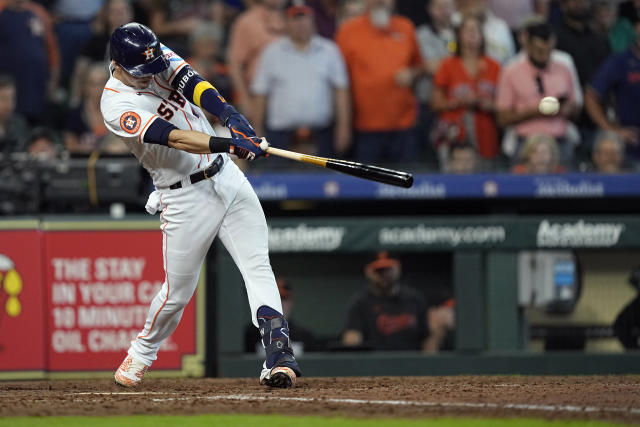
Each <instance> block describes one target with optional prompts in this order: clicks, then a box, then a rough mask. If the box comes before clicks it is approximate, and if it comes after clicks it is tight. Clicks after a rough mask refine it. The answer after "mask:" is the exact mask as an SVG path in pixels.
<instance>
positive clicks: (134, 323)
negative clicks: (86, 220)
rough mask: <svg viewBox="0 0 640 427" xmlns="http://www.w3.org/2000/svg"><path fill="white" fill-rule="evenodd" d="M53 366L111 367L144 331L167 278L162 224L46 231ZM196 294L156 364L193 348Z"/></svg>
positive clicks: (169, 363) (162, 365) (176, 364)
mask: <svg viewBox="0 0 640 427" xmlns="http://www.w3.org/2000/svg"><path fill="white" fill-rule="evenodd" d="M44 241H45V266H46V267H45V271H46V284H47V313H48V331H47V341H48V342H47V345H48V346H49V360H48V370H49V371H52V372H55V371H91V370H99V371H103V370H113V371H115V369H116V368H117V367H118V365H119V364H120V362H121V361H122V359H124V357H125V355H126V351H127V349H128V348H129V345H130V343H131V340H132V339H134V338H135V337H136V336H137V335H138V334H139V333H140V331H141V330H142V328H143V326H144V322H145V319H146V317H147V313H148V310H149V304H150V302H151V300H152V299H153V298H154V296H155V295H156V293H157V292H158V291H159V289H160V287H161V286H162V283H163V281H164V269H163V260H162V234H161V233H159V232H158V231H51V232H47V233H45V237H44ZM194 300H195V296H194V298H192V300H191V302H190V303H189V304H188V305H187V307H186V309H185V311H184V315H183V316H182V320H181V321H180V325H178V328H177V329H176V331H175V332H174V333H173V335H171V336H170V337H169V338H168V339H167V340H166V341H165V342H164V344H163V345H162V347H161V348H160V352H159V353H158V360H157V361H156V362H155V363H154V364H153V369H154V370H157V369H181V361H182V356H183V355H186V354H193V353H195V351H196V342H195V340H196V333H195V328H196V318H195V316H196V313H195V304H194Z"/></svg>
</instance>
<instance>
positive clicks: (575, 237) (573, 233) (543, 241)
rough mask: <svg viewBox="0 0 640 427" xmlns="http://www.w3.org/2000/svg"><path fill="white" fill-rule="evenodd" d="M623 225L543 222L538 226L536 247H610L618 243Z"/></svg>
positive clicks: (580, 221)
mask: <svg viewBox="0 0 640 427" xmlns="http://www.w3.org/2000/svg"><path fill="white" fill-rule="evenodd" d="M623 230H624V224H620V223H608V222H594V223H589V222H585V221H584V220H582V219H581V220H579V221H577V222H574V223H559V222H550V221H548V220H544V221H542V222H541V223H540V225H539V226H538V232H537V235H536V242H537V245H538V247H610V246H615V245H617V244H618V242H619V241H620V235H621V234H622V231H623Z"/></svg>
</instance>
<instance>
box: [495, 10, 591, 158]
mask: <svg viewBox="0 0 640 427" xmlns="http://www.w3.org/2000/svg"><path fill="white" fill-rule="evenodd" d="M526 34H527V36H526V37H525V38H524V42H525V46H524V49H525V52H526V55H525V56H523V57H521V58H520V59H517V60H514V61H513V62H512V63H510V64H509V65H507V66H506V67H505V68H504V69H503V70H502V73H501V74H500V78H499V80H498V88H497V92H498V93H497V100H496V111H497V119H498V124H499V125H500V126H501V127H503V128H508V127H513V131H512V132H507V135H506V136H505V140H504V141H503V151H504V152H505V154H507V155H508V156H510V157H511V158H514V159H517V158H518V153H519V152H520V150H521V147H522V142H523V141H524V140H525V139H526V138H528V137H529V136H531V135H534V134H546V135H549V136H552V137H554V138H555V139H556V141H558V144H559V146H560V153H561V154H560V160H561V163H563V164H565V165H568V164H570V163H571V162H572V160H573V149H574V146H575V144H577V143H578V142H579V136H577V135H578V134H577V130H576V129H575V126H572V125H571V120H573V119H575V117H576V116H577V113H578V104H577V102H576V97H577V96H578V94H577V93H576V87H577V85H576V83H575V75H574V73H572V72H571V69H570V68H569V67H568V66H567V65H566V63H565V62H564V61H558V60H556V59H555V57H554V56H552V55H551V51H552V50H553V47H554V43H555V38H554V35H553V33H552V31H551V28H550V26H549V25H548V24H546V23H533V24H530V26H528V27H527V28H526ZM546 96H553V97H556V98H558V100H560V101H561V104H560V111H559V112H558V114H556V115H552V116H544V115H542V114H541V113H540V112H539V111H538V104H539V103H540V100H541V99H542V98H544V97H546Z"/></svg>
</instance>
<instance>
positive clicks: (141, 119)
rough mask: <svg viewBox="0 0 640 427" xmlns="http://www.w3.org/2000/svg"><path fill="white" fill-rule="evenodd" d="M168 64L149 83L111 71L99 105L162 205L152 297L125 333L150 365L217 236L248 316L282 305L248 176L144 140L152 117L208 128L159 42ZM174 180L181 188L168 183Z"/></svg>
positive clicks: (177, 63) (175, 61)
mask: <svg viewBox="0 0 640 427" xmlns="http://www.w3.org/2000/svg"><path fill="white" fill-rule="evenodd" d="M163 51H164V53H165V55H166V57H167V58H168V59H169V61H170V67H169V68H168V69H167V70H165V71H164V72H162V73H160V74H156V75H155V76H154V77H153V79H152V82H151V84H150V85H149V87H147V88H145V89H143V90H136V89H134V88H131V87H129V86H127V85H125V84H124V83H122V82H121V81H120V80H118V79H116V78H114V77H111V78H110V79H109V80H108V81H107V84H106V86H105V88H104V93H103V95H102V100H101V103H100V108H101V110H102V115H103V117H104V121H105V123H106V125H107V128H108V129H109V130H110V131H111V132H113V133H114V134H116V135H118V136H120V137H121V138H122V139H123V140H124V142H125V143H126V144H127V145H128V146H129V148H130V149H131V151H132V153H133V154H134V155H135V156H136V157H137V158H138V159H139V160H140V162H141V163H142V165H143V166H144V167H145V168H146V169H147V170H148V171H149V173H150V174H151V176H152V178H153V182H154V184H155V185H156V188H157V190H156V191H154V193H152V196H150V200H151V199H153V198H155V199H156V200H157V201H158V202H157V203H158V205H159V208H160V210H161V211H162V213H161V215H160V222H161V223H160V228H161V230H162V234H163V244H162V252H163V259H164V268H165V273H166V276H165V282H164V283H163V285H162V289H161V290H160V292H158V294H157V295H156V296H155V298H154V299H153V301H152V302H151V306H150V308H149V313H148V315H147V319H146V321H145V325H144V328H143V329H142V331H141V332H140V334H139V335H138V336H137V337H136V339H135V340H134V341H132V344H131V347H130V348H129V351H128V353H129V355H131V356H132V357H134V358H135V359H136V360H138V361H142V362H144V364H145V365H147V366H150V365H151V364H152V363H153V361H154V360H156V357H157V352H158V350H159V348H160V345H161V344H162V342H163V341H164V340H165V339H166V338H167V337H168V336H169V335H170V334H171V333H172V332H173V331H174V330H175V328H176V326H178V323H179V321H180V317H181V316H182V313H183V310H184V307H185V306H186V305H187V303H188V302H189V300H190V299H191V296H192V295H193V292H194V291H195V289H196V285H197V283H198V276H199V274H200V268H201V266H202V261H203V260H204V257H205V256H206V254H207V251H208V250H209V247H210V246H211V243H212V242H213V239H214V238H215V237H216V236H217V237H219V238H220V240H221V242H222V243H223V244H224V246H225V247H226V248H227V250H228V251H229V253H230V254H231V256H232V258H233V260H234V261H235V263H236V265H237V266H238V268H239V270H240V272H241V274H242V277H243V279H244V282H245V286H246V289H247V296H248V299H249V306H250V308H251V315H252V319H253V322H254V324H255V325H256V326H257V318H256V315H257V314H256V313H257V310H258V308H259V307H261V306H268V307H271V308H273V309H274V310H276V311H278V312H280V313H282V305H281V302H280V296H279V294H278V287H277V286H276V281H275V278H274V277H273V271H272V270H271V265H270V264H269V255H268V236H267V223H266V220H265V217H264V214H263V212H262V208H261V206H260V202H259V201H258V197H257V196H256V194H255V192H254V191H253V189H252V188H251V185H250V184H249V181H248V180H247V179H246V177H245V176H244V174H243V173H242V171H240V169H239V168H238V167H237V166H236V165H235V164H234V163H233V162H232V161H231V160H230V159H229V156H228V154H202V155H200V154H191V153H187V152H185V151H181V150H177V149H174V148H170V147H167V146H164V145H159V144H149V143H145V142H144V137H145V132H146V131H147V130H148V129H149V126H150V125H151V123H153V121H154V120H161V119H164V120H167V121H169V122H171V123H172V124H173V125H174V126H176V127H177V128H178V129H182V130H194V131H200V132H203V133H206V134H209V135H214V132H213V129H212V128H211V125H210V124H209V122H208V121H207V119H206V118H205V115H204V113H203V112H202V110H201V109H200V108H198V107H197V106H195V105H193V104H192V103H190V102H189V101H188V100H186V99H185V98H184V97H183V96H182V95H181V94H180V93H178V92H177V91H175V90H173V88H172V86H171V81H172V79H173V78H175V77H176V75H177V74H178V72H179V71H180V69H181V68H183V67H184V66H186V65H187V64H186V63H185V62H184V61H183V60H182V59H181V58H179V57H178V56H176V55H175V54H174V53H173V52H172V51H171V50H169V49H168V48H166V47H163ZM216 156H223V157H224V165H223V167H222V169H221V170H220V171H219V172H218V173H217V174H215V175H214V176H213V177H210V178H209V179H204V180H201V181H199V182H197V183H195V184H191V181H190V179H189V175H191V174H192V173H194V172H197V171H198V170H202V169H205V168H206V167H207V165H209V164H210V163H211V162H212V161H213V160H214V158H215V157H216ZM177 182H181V183H182V186H181V188H176V189H170V188H169V186H170V185H172V184H174V183H177Z"/></svg>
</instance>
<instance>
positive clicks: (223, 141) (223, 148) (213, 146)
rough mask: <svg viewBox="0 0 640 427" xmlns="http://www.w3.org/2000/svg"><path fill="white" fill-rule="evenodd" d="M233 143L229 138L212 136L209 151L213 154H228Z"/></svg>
mask: <svg viewBox="0 0 640 427" xmlns="http://www.w3.org/2000/svg"><path fill="white" fill-rule="evenodd" d="M230 148H231V143H230V142H229V140H228V139H227V138H220V137H219V136H212V137H211V138H209V151H210V152H212V153H228V152H229V149H230Z"/></svg>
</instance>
